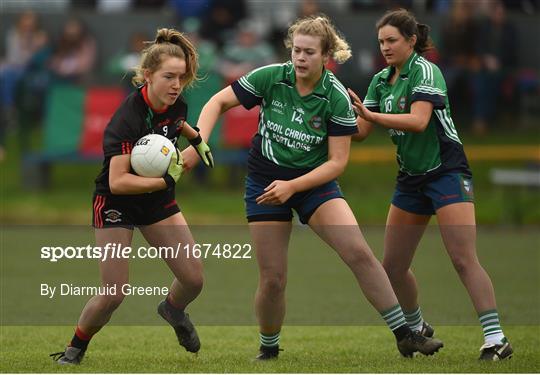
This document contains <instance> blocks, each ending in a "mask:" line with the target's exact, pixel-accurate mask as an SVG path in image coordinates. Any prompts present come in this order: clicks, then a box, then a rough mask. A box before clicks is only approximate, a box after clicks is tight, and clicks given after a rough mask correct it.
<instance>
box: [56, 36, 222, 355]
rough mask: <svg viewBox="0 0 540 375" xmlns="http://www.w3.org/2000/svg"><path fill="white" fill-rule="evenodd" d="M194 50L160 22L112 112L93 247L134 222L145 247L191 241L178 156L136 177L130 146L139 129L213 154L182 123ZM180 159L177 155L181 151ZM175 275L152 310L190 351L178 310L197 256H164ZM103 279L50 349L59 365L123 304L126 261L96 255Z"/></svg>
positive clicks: (188, 294)
mask: <svg viewBox="0 0 540 375" xmlns="http://www.w3.org/2000/svg"><path fill="white" fill-rule="evenodd" d="M197 58H198V57H197V52H196V50H195V48H194V47H193V45H192V44H191V42H190V41H189V40H188V39H187V38H185V37H184V36H183V35H182V34H181V33H180V32H178V31H176V30H174V29H160V30H158V32H157V35H156V38H155V40H154V41H153V43H151V44H150V45H149V47H148V48H146V49H145V51H144V52H143V54H142V58H141V64H140V66H139V67H138V68H137V69H136V76H135V77H134V78H133V82H134V84H136V85H137V86H140V87H139V88H138V89H137V90H136V91H135V92H133V93H132V94H130V95H129V96H128V97H127V98H126V100H125V101H124V102H123V103H122V105H121V106H120V108H118V110H117V111H116V113H115V114H114V116H113V117H112V119H111V121H110V122H109V124H108V125H107V128H106V129H105V134H104V139H103V150H104V156H105V160H104V162H103V169H102V171H101V173H100V174H99V176H98V177H97V178H96V190H95V193H94V210H93V226H94V228H95V236H96V246H98V247H101V248H104V247H105V246H106V245H107V244H110V243H113V244H121V245H122V247H126V246H130V244H131V240H132V236H133V229H134V227H139V229H140V231H141V233H142V234H143V236H144V238H145V239H146V240H147V241H148V243H149V244H150V245H151V246H155V247H158V246H172V247H176V246H177V244H178V243H182V244H194V241H193V237H192V235H191V232H190V230H189V228H188V226H187V223H186V220H185V219H184V216H183V215H182V213H181V212H180V209H179V208H178V205H177V204H176V200H175V184H176V182H177V181H178V179H179V178H180V175H181V173H182V160H178V158H179V156H178V155H180V154H179V152H178V150H175V151H176V152H175V154H173V160H172V161H171V164H170V166H169V169H168V172H167V174H166V175H165V176H164V177H163V178H161V177H157V178H149V177H141V176H137V175H136V174H134V173H133V172H132V171H131V168H130V152H131V148H132V147H133V145H134V144H135V142H136V141H137V140H138V139H139V138H141V137H142V136H144V135H147V134H150V133H154V134H161V135H163V136H165V137H167V138H169V139H170V140H171V141H173V143H176V141H177V138H178V136H180V135H183V136H185V137H186V138H188V140H189V141H190V143H191V144H192V145H193V146H194V147H195V149H196V150H197V153H198V154H199V155H200V156H201V159H202V160H203V161H204V163H205V164H206V165H207V166H210V167H212V166H213V160H212V155H211V153H210V150H209V148H208V146H207V145H206V143H205V142H204V141H202V139H201V137H200V135H199V134H198V132H197V131H196V130H194V129H193V128H191V127H190V126H189V125H188V124H186V123H185V119H186V113H187V107H186V104H185V103H184V101H183V100H182V98H181V96H180V94H181V92H182V90H183V88H184V87H186V86H188V85H190V84H191V83H192V82H193V81H194V80H195V79H196V74H197V67H198V61H197ZM180 158H181V157H180ZM165 262H166V263H167V265H168V267H169V268H170V269H171V271H172V273H173V275H174V277H175V278H174V280H173V282H172V285H171V287H170V289H169V294H168V295H167V298H166V299H165V300H164V301H162V302H161V303H160V304H159V306H158V313H159V314H160V315H161V316H162V317H163V318H164V319H165V320H167V321H168V322H169V324H171V326H173V328H174V330H175V332H176V335H177V337H178V340H179V343H180V345H182V346H184V347H185V349H186V350H187V351H189V352H194V353H195V352H197V351H198V350H199V348H200V342H199V338H198V336H197V332H196V331H195V328H194V327H193V325H192V324H191V322H190V320H189V316H188V314H186V313H184V309H185V308H186V306H187V305H188V304H189V303H190V302H191V301H193V300H194V299H195V298H196V297H197V296H198V295H199V293H200V291H201V289H202V285H203V269H202V263H201V261H200V260H199V259H196V258H194V257H190V258H186V257H185V255H184V254H183V252H180V254H178V258H166V259H165ZM99 266H100V272H101V282H102V285H104V286H105V285H107V286H108V287H112V286H116V291H117V293H116V295H103V296H102V295H97V296H94V297H92V298H91V299H90V300H89V301H88V302H87V304H86V306H85V307H84V309H83V311H82V313H81V316H80V318H79V321H78V324H77V329H76V332H75V335H74V336H73V339H72V340H71V342H70V344H69V345H68V346H67V348H66V349H65V351H64V352H60V353H56V354H53V355H52V356H54V358H55V360H57V361H58V363H60V364H79V363H80V362H81V360H82V358H83V356H84V354H85V351H86V348H87V346H88V343H89V342H90V339H91V338H92V336H93V335H94V334H96V333H97V332H98V331H99V330H100V329H101V327H103V326H104V325H105V324H106V323H107V322H108V321H109V319H110V317H111V315H112V313H113V312H114V310H115V309H116V308H117V307H118V306H119V305H120V303H122V300H123V299H124V295H123V294H122V293H121V290H122V285H124V284H126V283H127V282H128V260H127V259H116V258H112V259H106V260H105V261H100V262H99Z"/></svg>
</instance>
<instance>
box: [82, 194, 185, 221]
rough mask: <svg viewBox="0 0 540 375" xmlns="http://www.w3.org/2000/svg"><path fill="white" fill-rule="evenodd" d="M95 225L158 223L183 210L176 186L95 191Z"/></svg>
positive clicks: (93, 215)
mask: <svg viewBox="0 0 540 375" xmlns="http://www.w3.org/2000/svg"><path fill="white" fill-rule="evenodd" d="M93 203H94V204H93V207H94V209H93V210H92V226H93V227H94V228H116V227H120V228H128V229H133V227H138V226H144V225H150V224H154V223H157V222H158V221H161V220H163V219H166V218H168V217H169V216H172V215H174V214H176V213H177V212H180V208H179V207H178V204H176V199H175V198H174V190H172V189H171V190H169V189H168V190H163V191H158V192H155V193H150V194H141V195H101V194H97V193H94V199H93Z"/></svg>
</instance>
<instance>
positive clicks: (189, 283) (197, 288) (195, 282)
mask: <svg viewBox="0 0 540 375" xmlns="http://www.w3.org/2000/svg"><path fill="white" fill-rule="evenodd" d="M183 284H184V287H185V288H188V289H189V290H190V291H191V292H192V293H196V294H199V293H200V292H201V291H202V288H203V285H204V277H203V274H202V272H200V273H199V272H197V273H193V274H192V275H189V276H188V277H187V278H186V279H185V280H184V283H183Z"/></svg>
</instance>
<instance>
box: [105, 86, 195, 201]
mask: <svg viewBox="0 0 540 375" xmlns="http://www.w3.org/2000/svg"><path fill="white" fill-rule="evenodd" d="M146 90H147V87H146V86H143V87H142V88H140V89H138V90H137V91H135V92H133V93H131V94H130V95H129V96H128V97H127V98H126V99H125V100H124V102H123V103H122V104H121V105H120V107H119V108H118V109H117V110H116V112H115V113H114V115H113V117H112V118H111V121H110V122H109V123H108V124H107V127H106V128H105V133H104V135H103V154H104V156H105V159H104V160H103V168H102V169H101V172H100V173H99V175H98V176H97V178H96V193H98V194H101V195H108V194H111V190H110V189H109V165H110V162H111V158H112V157H113V156H116V155H124V154H131V149H132V148H133V146H134V145H135V143H136V142H137V140H139V138H141V137H143V136H145V135H147V134H161V135H163V136H165V137H167V138H169V139H170V140H171V141H172V142H173V144H176V140H177V138H178V136H179V135H180V132H181V130H182V127H183V126H184V121H185V120H186V117H187V105H186V103H185V102H184V100H183V98H181V97H180V98H178V99H177V100H176V102H175V103H174V104H173V105H171V106H169V107H167V108H165V109H164V110H161V111H157V110H155V109H153V108H152V106H151V104H150V101H149V100H148V96H147V91H146Z"/></svg>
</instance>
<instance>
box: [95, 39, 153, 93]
mask: <svg viewBox="0 0 540 375" xmlns="http://www.w3.org/2000/svg"><path fill="white" fill-rule="evenodd" d="M147 40H150V38H149V37H148V36H147V35H146V34H145V33H144V32H135V33H133V34H132V35H131V37H130V38H129V46H128V49H127V50H125V51H122V52H119V53H118V54H116V55H115V56H113V57H112V58H111V60H109V61H108V62H107V66H106V68H105V70H106V72H107V73H108V74H110V75H113V76H118V77H121V78H122V82H123V83H124V86H125V89H126V92H131V91H132V89H133V86H132V85H131V78H133V67H135V66H137V64H138V63H139V60H140V56H141V53H142V51H143V50H144V48H145V41H147Z"/></svg>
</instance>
